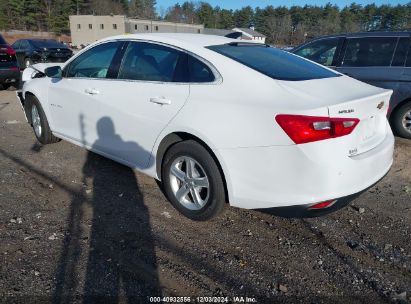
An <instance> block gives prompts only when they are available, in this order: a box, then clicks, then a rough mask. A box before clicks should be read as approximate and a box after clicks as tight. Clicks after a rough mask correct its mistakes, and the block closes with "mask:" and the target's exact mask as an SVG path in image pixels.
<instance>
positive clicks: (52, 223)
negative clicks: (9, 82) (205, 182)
mask: <svg viewBox="0 0 411 304" xmlns="http://www.w3.org/2000/svg"><path fill="white" fill-rule="evenodd" d="M0 210H1V211H0V258H1V264H0V299H1V300H0V302H10V303H11V302H24V303H28V302H33V303H43V302H53V303H78V302H95V303H108V302H110V303H111V302H113V303H146V302H150V298H149V297H154V296H162V297H182V296H185V297H191V298H190V300H191V302H192V303H194V302H196V301H197V302H202V301H203V302H204V301H207V300H210V299H207V298H201V297H212V296H215V297H228V300H229V301H233V302H234V300H241V298H238V299H237V298H234V297H244V298H243V299H244V301H245V300H246V298H245V297H248V298H249V299H248V300H249V301H255V302H259V303H273V302H285V303H294V302H300V303H385V302H397V303H410V302H411V301H410V297H411V141H407V140H403V139H398V138H397V140H396V150H395V162H394V165H393V168H392V169H391V171H390V173H389V174H388V175H387V176H386V177H385V178H384V179H383V180H382V181H381V182H380V183H379V184H377V185H376V186H375V187H373V188H371V189H370V190H369V191H367V192H366V193H364V194H363V195H362V196H361V197H359V198H357V199H356V200H355V201H354V202H352V203H351V205H350V206H348V207H346V208H344V209H343V210H340V211H338V212H336V213H333V214H330V215H327V216H325V217H321V218H316V219H284V218H280V217H275V216H272V215H268V214H264V213H260V212H257V211H246V210H239V209H235V208H227V210H226V212H225V213H224V214H223V215H222V216H221V217H219V218H217V219H215V220H213V221H210V222H206V223H196V222H191V221H190V220H188V219H186V218H184V217H182V216H180V215H179V214H178V213H177V212H176V211H175V210H174V209H173V208H172V207H171V205H170V204H169V203H168V202H167V200H166V199H165V198H164V196H163V194H162V192H161V191H160V190H159V188H158V186H157V184H156V182H155V181H154V180H153V179H151V178H148V177H146V176H143V175H141V174H139V173H135V172H134V171H132V170H131V169H129V168H127V167H124V166H122V165H119V164H117V163H115V162H113V161H110V160H108V159H105V158H103V157H100V156H97V155H96V154H93V153H89V152H87V151H85V150H83V149H81V148H78V147H76V146H74V145H72V144H70V143H68V142H64V141H62V142H60V143H57V144H54V145H48V146H40V145H39V144H37V143H36V141H35V139H34V135H33V133H32V130H31V129H30V127H29V125H28V124H26V123H25V120H24V117H23V114H22V112H21V110H20V108H19V105H18V103H17V101H16V98H15V92H13V91H0ZM197 297H199V298H197ZM218 299H221V298H217V299H214V300H218ZM164 300H166V301H170V302H175V301H178V300H184V299H180V298H176V299H173V298H171V299H170V298H164ZM185 300H187V299H185ZM211 300H213V299H211Z"/></svg>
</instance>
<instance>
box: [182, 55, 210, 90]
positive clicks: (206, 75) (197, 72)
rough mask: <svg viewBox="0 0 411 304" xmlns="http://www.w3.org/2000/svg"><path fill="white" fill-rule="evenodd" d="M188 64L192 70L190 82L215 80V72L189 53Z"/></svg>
mask: <svg viewBox="0 0 411 304" xmlns="http://www.w3.org/2000/svg"><path fill="white" fill-rule="evenodd" d="M188 66H189V71H190V82H195V83H204V82H213V81H214V80H215V77H214V74H213V72H212V71H211V70H210V68H209V67H208V66H207V65H205V64H204V63H203V62H201V61H200V60H198V59H197V58H194V57H193V56H190V55H189V56H188Z"/></svg>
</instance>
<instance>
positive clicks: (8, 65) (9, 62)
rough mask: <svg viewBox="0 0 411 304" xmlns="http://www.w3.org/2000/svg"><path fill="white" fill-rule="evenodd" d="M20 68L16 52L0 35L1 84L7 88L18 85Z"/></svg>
mask: <svg viewBox="0 0 411 304" xmlns="http://www.w3.org/2000/svg"><path fill="white" fill-rule="evenodd" d="M19 80H20V69H19V68H18V65H17V60H16V52H15V51H14V49H13V48H12V47H11V46H10V45H8V44H7V42H6V40H5V39H4V38H3V36H1V35H0V85H1V86H2V87H3V89H7V88H8V87H9V86H11V85H13V86H15V87H18V84H19Z"/></svg>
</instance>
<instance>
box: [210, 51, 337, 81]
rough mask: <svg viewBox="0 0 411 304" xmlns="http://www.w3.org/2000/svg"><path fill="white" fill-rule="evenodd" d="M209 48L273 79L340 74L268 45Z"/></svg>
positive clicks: (323, 76) (322, 76)
mask: <svg viewBox="0 0 411 304" xmlns="http://www.w3.org/2000/svg"><path fill="white" fill-rule="evenodd" d="M208 48H209V49H211V50H213V51H215V52H217V53H219V54H221V55H224V56H226V57H228V58H231V59H233V60H235V61H237V62H239V63H241V64H243V65H245V66H247V67H249V68H251V69H253V70H256V71H258V72H260V73H262V74H264V75H267V76H268V77H271V78H273V79H278V80H290V81H300V80H311V79H322V78H330V77H338V76H339V74H337V73H334V72H332V71H330V70H328V69H326V68H324V67H321V66H320V65H318V64H315V63H312V62H309V61H308V60H305V59H303V58H301V57H298V56H296V55H293V54H290V53H288V52H285V51H282V50H279V49H276V48H272V47H268V46H266V45H261V44H257V45H256V44H251V43H250V44H245V43H244V44H241V43H232V44H223V45H215V46H209V47H208Z"/></svg>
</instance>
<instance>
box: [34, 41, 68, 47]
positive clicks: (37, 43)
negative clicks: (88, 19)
mask: <svg viewBox="0 0 411 304" xmlns="http://www.w3.org/2000/svg"><path fill="white" fill-rule="evenodd" d="M30 42H31V44H32V45H33V46H35V47H39V48H66V46H65V45H64V44H62V43H60V42H57V41H55V40H30Z"/></svg>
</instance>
